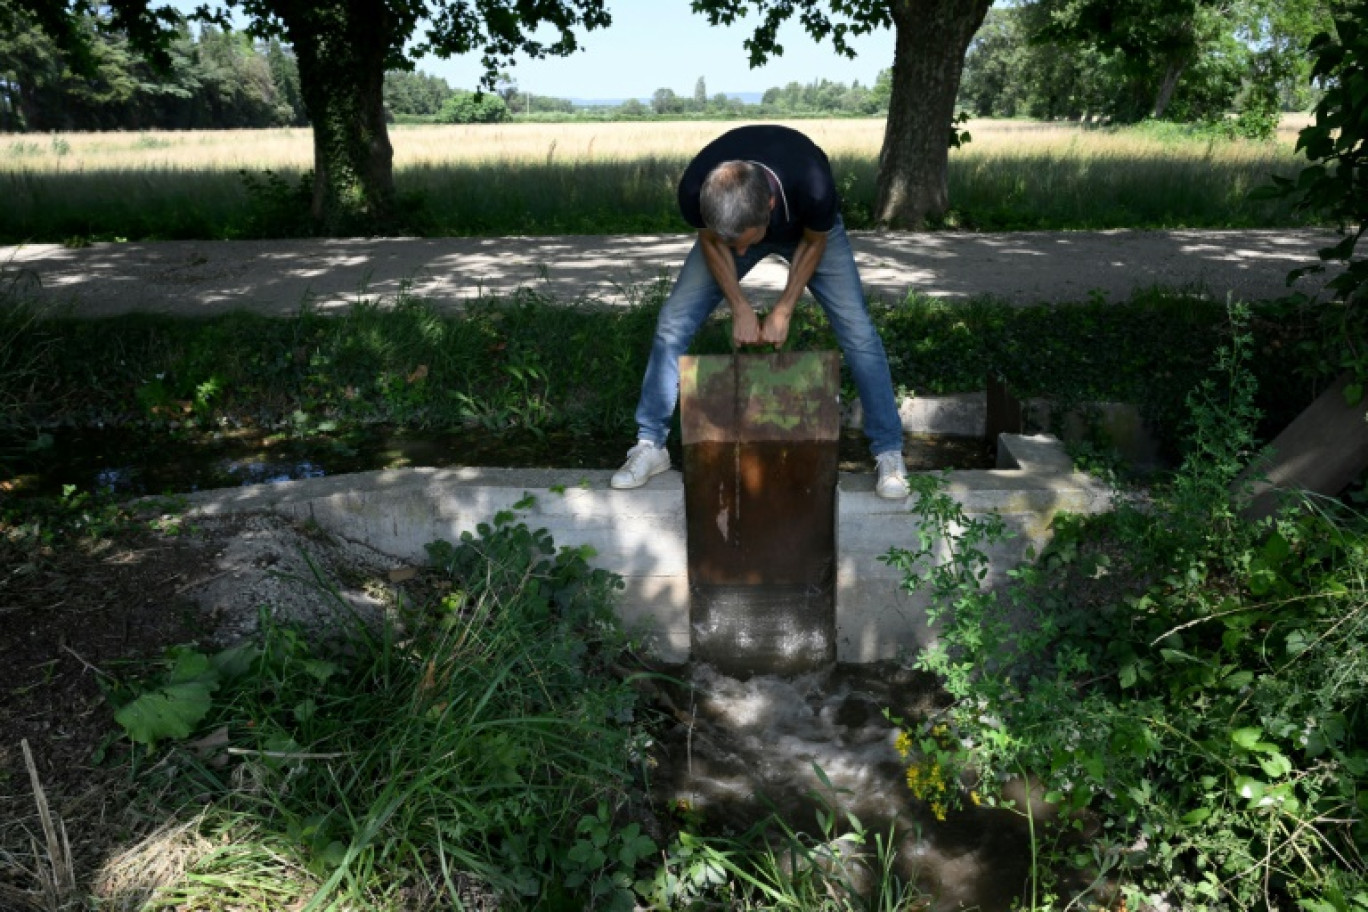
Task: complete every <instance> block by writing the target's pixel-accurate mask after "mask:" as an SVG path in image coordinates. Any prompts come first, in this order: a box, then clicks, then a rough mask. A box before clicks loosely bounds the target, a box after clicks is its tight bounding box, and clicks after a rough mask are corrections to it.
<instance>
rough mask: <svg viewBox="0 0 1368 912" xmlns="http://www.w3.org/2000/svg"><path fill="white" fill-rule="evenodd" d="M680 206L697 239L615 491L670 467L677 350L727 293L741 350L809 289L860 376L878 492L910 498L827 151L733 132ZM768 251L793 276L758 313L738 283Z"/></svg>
mask: <svg viewBox="0 0 1368 912" xmlns="http://www.w3.org/2000/svg"><path fill="white" fill-rule="evenodd" d="M679 208H680V211H681V212H682V213H683V215H684V219H685V220H686V221H687V222H688V223H689V224H690V225H692V226H694V227H695V228H697V229H698V240H697V241H696V242H695V243H694V246H693V249H692V250H690V251H689V255H688V257H687V258H686V259H685V261H684V267H683V269H682V270H681V271H680V274H679V278H678V280H677V281H676V282H675V285H674V288H673V290H672V291H671V292H670V296H669V297H668V298H667V299H666V300H665V304H664V306H663V307H662V308H661V311H660V318H659V320H658V322H657V323H656V331H655V340H654V342H653V343H652V345H651V358H650V361H649V363H648V364H647V366H646V376H645V379H644V380H643V381H642V384H641V398H640V399H639V400H638V403H637V410H636V421H637V437H638V440H637V444H636V446H634V447H632V448H631V449H630V450H629V451H628V453H627V462H626V463H625V464H624V465H623V467H622V468H621V469H619V470H618V471H617V472H616V473H614V475H613V478H612V482H611V483H612V486H613V487H614V488H637V487H640V486H642V485H644V484H645V483H646V482H647V481H649V480H650V479H651V478H652V477H653V476H655V475H658V474H660V473H661V472H664V471H666V470H667V469H669V467H670V456H669V453H668V452H666V450H665V437H666V435H667V433H668V432H669V423H670V418H671V416H672V415H673V414H674V409H675V405H676V403H677V401H678V399H679V356H680V355H682V354H684V353H685V352H686V351H687V350H688V348H689V344H690V343H691V342H692V341H693V338H694V335H695V334H696V333H697V332H698V329H699V327H700V326H702V325H703V321H704V320H706V319H707V318H708V315H709V314H711V313H712V312H713V310H714V309H715V308H716V307H717V306H718V305H719V304H720V303H721V302H722V301H724V300H725V301H726V302H727V304H728V306H730V307H731V315H732V339H733V341H734V343H735V344H736V345H738V346H740V345H773V346H775V347H776V348H778V347H779V346H781V345H783V344H784V340H785V339H787V338H788V331H789V321H790V320H791V319H792V317H793V309H794V307H796V306H797V304H798V298H799V296H800V295H801V294H802V293H803V289H804V288H807V289H809V290H811V292H812V296H813V297H814V298H816V299H817V303H818V304H820V305H821V307H822V310H824V311H825V312H826V315H827V319H828V320H830V321H831V326H832V328H833V329H834V330H835V332H836V341H837V342H838V343H839V344H840V346H841V351H842V352H843V353H844V354H845V358H846V363H847V365H849V367H850V372H851V375H852V376H853V377H854V379H855V387H856V389H857V390H858V391H859V394H860V403H861V405H862V406H863V410H864V432H865V436H866V437H867V438H868V439H869V446H870V451H871V452H872V453H873V454H874V457H875V462H876V465H877V472H878V477H877V482H876V485H875V490H876V491H877V492H878V494H879V496H880V497H886V498H890V499H897V498H903V497H906V496H907V469H906V466H905V465H904V463H903V457H902V443H903V436H902V421H901V419H900V417H899V415H898V408H897V403H896V402H895V401H894V398H893V383H892V379H891V378H890V376H889V371H888V357H887V356H886V355H885V353H884V347H883V342H882V340H880V338H879V334H878V331H877V330H875V328H874V323H873V321H872V320H870V318H869V310H868V308H867V307H866V305H865V299H864V292H863V290H862V289H861V286H860V276H859V272H858V271H857V270H856V268H855V257H854V254H853V253H852V252H851V249H850V240H849V238H848V237H847V236H846V231H845V225H844V224H842V222H841V215H840V210H839V205H838V199H837V195H836V183H835V180H834V179H833V177H832V174H831V165H830V163H829V162H828V161H827V157H826V153H824V152H823V151H822V150H821V149H820V148H818V147H817V145H816V144H814V143H813V142H812V140H810V139H808V138H807V137H806V136H804V135H803V134H801V133H799V132H797V131H796V130H791V129H789V128H787V127H780V126H748V127H738V128H737V129H735V130H731V131H729V132H727V133H724V134H723V135H722V136H720V137H718V138H717V139H715V140H713V141H712V142H711V143H709V144H708V145H707V146H705V147H704V148H703V150H702V151H700V152H699V153H698V155H697V156H696V157H695V158H694V160H693V161H692V162H691V163H690V164H689V166H688V168H686V169H685V171H684V176H683V177H682V178H681V179H680V181H679ZM771 253H773V254H778V255H779V256H780V257H782V258H783V259H784V260H786V261H788V264H789V274H788V281H787V283H786V284H785V286H784V290H783V293H782V294H780V296H779V300H778V301H776V302H775V304H774V306H773V307H772V308H771V309H770V311H769V313H768V314H767V315H766V316H765V317H764V319H763V320H762V319H761V318H760V316H759V315H758V314H756V312H755V308H754V307H752V306H751V303H750V301H749V300H747V298H746V295H745V293H744V292H742V290H741V279H743V278H745V276H746V273H748V272H750V270H751V267H753V266H754V265H755V264H756V263H758V262H760V261H761V260H763V259H764V258H765V257H766V256H768V255H769V254H771Z"/></svg>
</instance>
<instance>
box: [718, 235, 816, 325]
mask: <svg viewBox="0 0 1368 912" xmlns="http://www.w3.org/2000/svg"><path fill="white" fill-rule="evenodd" d="M698 242H699V244H701V245H702V247H703V260H704V262H706V263H707V264H708V271H709V272H711V273H712V276H713V278H714V279H716V280H717V285H718V287H719V288H720V289H722V297H723V298H725V299H726V301H727V303H728V304H729V305H730V306H731V312H732V341H733V342H734V343H735V344H737V345H755V344H756V343H758V342H759V341H760V321H759V320H757V319H756V316H755V308H753V307H751V304H750V301H748V300H746V296H745V294H743V293H742V291H741V280H740V279H738V278H737V277H736V260H735V259H734V254H733V253H732V249H731V247H729V246H727V244H726V243H725V242H724V241H723V240H722V239H721V238H720V237H718V236H717V234H716V233H714V232H713V231H711V230H710V229H708V228H703V229H700V230H699V232H698ZM796 259H797V258H796V257H795V260H796Z"/></svg>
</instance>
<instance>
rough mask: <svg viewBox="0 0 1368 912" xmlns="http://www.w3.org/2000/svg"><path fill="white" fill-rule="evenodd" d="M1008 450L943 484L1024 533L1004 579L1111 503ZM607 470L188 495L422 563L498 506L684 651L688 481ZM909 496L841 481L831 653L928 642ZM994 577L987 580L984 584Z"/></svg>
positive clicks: (1040, 441) (1046, 442) (675, 654)
mask: <svg viewBox="0 0 1368 912" xmlns="http://www.w3.org/2000/svg"><path fill="white" fill-rule="evenodd" d="M999 451H1000V453H1003V454H1006V455H1005V456H1003V457H1002V458H1003V459H1005V460H1006V462H1007V463H1008V464H1009V465H1011V466H1014V467H1012V468H1000V469H990V470H975V471H953V472H947V473H945V475H946V479H947V484H948V490H949V491H950V492H951V493H952V494H953V495H954V496H955V497H956V498H957V499H959V500H960V502H961V503H963V504H964V507H965V510H966V512H968V513H969V514H970V515H978V514H985V513H989V512H993V511H996V512H998V513H1001V514H1002V515H1003V517H1004V519H1005V520H1006V521H1007V523H1008V525H1009V527H1010V528H1012V529H1013V530H1014V531H1016V532H1017V533H1018V536H1017V537H1016V538H1013V539H1011V540H1010V541H1008V542H1005V543H1003V545H1002V546H1001V547H1000V548H999V549H998V551H997V552H996V553H994V554H993V555H992V558H993V569H992V574H991V577H992V580H998V579H1001V578H1002V575H1003V574H1005V573H1006V571H1007V570H1009V569H1011V567H1013V566H1015V565H1016V564H1017V563H1018V562H1019V561H1020V560H1021V558H1022V556H1023V555H1024V554H1025V553H1026V548H1027V547H1028V546H1032V545H1034V546H1036V547H1037V548H1038V547H1039V546H1040V545H1043V544H1044V542H1045V541H1047V540H1048V538H1049V525H1050V520H1051V519H1052V518H1053V516H1054V514H1055V513H1057V512H1059V511H1061V510H1068V511H1070V512H1083V513H1089V512H1096V511H1098V510H1103V509H1106V508H1107V504H1108V492H1107V491H1106V490H1105V489H1104V488H1103V486H1102V485H1100V484H1099V483H1097V482H1096V481H1094V480H1093V479H1091V478H1090V477H1089V476H1086V475H1081V474H1078V473H1075V472H1073V471H1072V466H1071V465H1070V464H1069V461H1068V457H1067V456H1066V455H1065V454H1064V453H1063V450H1062V448H1061V447H1060V445H1059V443H1058V442H1057V441H1055V440H1054V439H1053V438H1050V437H1044V436H1041V437H1018V436H1015V435H1002V437H1001V438H1000V440H999ZM610 475H611V472H608V471H583V470H575V469H565V470H561V469H538V470H524V469H495V468H463V469H431V468H416V469H390V470H384V471H377V472H360V473H356V474H350V475H338V476H334V477H331V478H318V479H305V480H300V481H289V482H283V483H280V484H273V485H252V486H246V487H242V488H232V489H223V490H217V491H205V492H199V493H196V494H193V495H191V496H190V505H191V511H192V512H199V513H206V514H216V513H225V512H232V511H244V510H269V511H274V512H276V513H279V514H282V515H284V516H288V517H291V518H293V519H296V520H308V521H312V522H314V523H316V524H317V525H318V526H319V527H321V528H323V529H325V530H326V531H328V532H330V533H332V534H334V535H338V536H340V537H342V538H346V539H350V540H352V541H358V542H362V543H364V544H367V545H369V546H370V547H372V548H374V549H376V550H377V551H380V552H381V553H383V554H387V555H390V556H392V557H394V558H396V559H398V560H402V561H406V562H412V563H417V562H421V561H423V560H425V558H426V552H425V551H424V546H425V545H426V544H427V543H428V542H431V541H434V540H438V539H445V540H449V541H456V540H458V539H459V538H460V536H461V533H462V532H474V531H475V530H476V527H477V526H478V525H479V524H480V523H485V522H490V521H492V519H493V517H494V515H495V514H496V513H499V512H501V511H505V510H514V509H515V507H516V505H517V504H518V503H519V502H523V501H528V500H529V495H530V502H528V503H527V504H526V506H525V508H524V509H522V510H520V511H519V518H520V520H522V521H524V522H526V523H527V524H528V525H529V526H531V527H533V528H545V529H547V531H549V532H550V533H551V535H552V536H553V538H554V539H555V541H556V543H557V544H558V545H563V546H580V545H589V546H591V547H592V548H593V549H594V550H595V551H596V552H597V555H596V556H595V557H594V558H593V560H592V563H593V564H594V565H596V566H600V567H603V568H605V569H607V570H611V571H613V572H614V573H617V574H619V575H621V576H622V578H623V579H624V581H625V583H626V587H627V588H626V592H625V593H624V595H623V598H622V602H621V614H622V619H623V621H624V622H625V623H626V624H628V625H629V626H633V627H636V628H637V629H639V630H642V631H644V632H645V633H646V634H647V636H648V642H649V643H650V645H651V647H652V648H653V649H654V650H655V652H656V653H657V654H658V656H659V657H660V658H661V659H662V660H664V661H669V662H682V661H684V660H686V659H687V658H688V655H689V650H690V639H691V633H690V629H689V586H688V557H687V548H686V534H685V525H684V485H683V477H682V476H681V475H680V473H678V472H667V473H665V474H664V475H661V476H658V477H657V478H654V479H652V480H651V482H650V484H648V485H646V486H645V487H643V488H639V489H637V490H635V491H615V490H613V489H611V488H609V487H608V479H609V476H610ZM908 508H909V504H907V503H898V502H891V501H886V500H881V499H880V498H879V497H878V496H876V495H875V494H874V479H873V476H872V475H867V474H863V475H851V474H845V475H842V476H841V477H840V479H839V481H838V490H837V519H836V522H837V530H836V543H837V544H836V547H837V593H836V628H837V640H838V645H837V658H838V660H839V661H843V662H873V661H878V660H881V659H886V658H891V657H894V656H896V655H898V654H900V653H907V652H915V651H916V650H918V649H920V648H922V647H923V646H925V645H926V644H927V643H929V642H930V641H931V637H932V635H933V634H932V632H931V631H930V629H929V627H928V625H927V623H926V615H925V607H924V605H919V604H917V603H916V602H914V601H913V600H912V599H910V598H909V597H908V596H907V595H906V594H904V593H903V592H901V591H900V589H899V582H900V580H899V578H898V574H897V573H896V571H894V570H893V569H892V568H890V567H888V566H887V565H886V564H884V563H882V562H881V561H879V560H878V558H879V556H880V555H882V554H885V553H887V551H888V549H889V548H890V547H893V546H895V545H906V544H908V543H910V542H912V541H914V540H915V538H914V536H915V533H916V529H915V527H914V522H915V517H914V516H913V515H912V514H911V512H910V511H909V509H908ZM990 581H991V580H990Z"/></svg>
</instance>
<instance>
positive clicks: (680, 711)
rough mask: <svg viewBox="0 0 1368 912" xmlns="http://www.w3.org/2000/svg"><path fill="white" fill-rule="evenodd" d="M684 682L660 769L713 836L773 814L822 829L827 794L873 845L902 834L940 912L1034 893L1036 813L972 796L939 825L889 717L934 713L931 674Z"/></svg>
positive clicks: (854, 672) (671, 794) (885, 669)
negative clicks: (913, 785) (975, 801)
mask: <svg viewBox="0 0 1368 912" xmlns="http://www.w3.org/2000/svg"><path fill="white" fill-rule="evenodd" d="M685 674H686V676H687V685H686V686H681V687H680V688H679V689H678V690H677V691H676V692H674V694H673V695H672V698H671V699H672V702H673V703H674V704H675V708H676V710H677V711H676V713H675V719H676V722H675V724H674V726H673V727H672V729H671V730H670V731H669V732H668V734H667V736H666V740H665V743H664V744H663V745H662V747H663V748H664V753H665V755H666V759H665V760H663V761H662V765H661V767H660V768H658V769H657V770H656V772H655V780H656V785H655V791H656V793H657V795H658V796H659V798H660V799H661V800H662V801H663V802H665V803H666V804H667V806H670V807H678V806H681V805H680V802H683V803H684V805H683V806H686V807H688V808H689V810H690V812H691V813H693V814H696V815H698V816H699V818H700V819H701V820H702V821H703V825H704V827H705V828H706V830H707V831H708V832H714V833H720V832H741V831H744V830H746V829H748V828H749V827H750V826H751V825H752V824H754V823H755V822H757V821H759V820H761V819H763V818H764V817H765V816H766V814H767V813H769V812H770V811H771V810H773V811H775V812H777V813H778V814H780V815H781V817H782V819H784V820H785V821H786V822H787V824H788V825H789V826H790V827H793V828H795V829H798V830H802V831H806V832H809V833H811V834H812V835H820V830H819V829H818V828H817V818H816V811H817V809H818V808H819V807H820V804H819V803H818V802H817V801H816V800H815V799H814V798H813V794H814V793H816V794H820V795H822V796H823V800H824V801H825V802H826V803H827V804H828V805H829V806H834V807H836V808H838V809H839V810H840V811H841V813H840V814H839V815H838V819H840V820H841V821H844V820H845V812H849V813H853V814H854V815H855V816H856V817H857V818H858V819H859V821H860V822H861V824H862V825H863V828H864V830H865V832H866V834H867V836H868V839H869V841H870V843H871V844H872V841H873V837H874V834H876V833H880V834H883V835H884V836H885V837H886V836H887V834H888V832H889V827H890V825H892V826H893V827H894V828H895V832H896V833H897V834H898V836H899V837H901V841H900V842H899V847H898V851H897V859H896V865H895V872H896V873H897V874H898V876H900V877H901V878H903V879H904V880H905V881H911V882H915V883H916V884H917V885H918V887H919V888H920V889H921V890H922V891H923V892H924V893H925V894H926V895H928V896H929V897H930V900H931V904H930V906H929V907H928V908H929V909H932V910H936V912H949V910H959V909H979V910H982V912H1006V910H1008V909H1009V908H1011V906H1012V903H1013V901H1014V900H1016V899H1018V898H1019V897H1020V896H1021V895H1022V891H1023V888H1024V887H1025V885H1026V883H1027V877H1028V874H1029V861H1030V848H1029V838H1028V831H1027V823H1026V820H1025V818H1024V817H1023V816H1021V815H1019V814H1016V813H1014V812H1012V811H1008V810H1002V809H990V808H979V807H974V806H973V805H972V804H970V803H969V802H968V801H966V802H965V805H966V806H965V809H963V810H959V811H956V810H951V811H949V812H948V813H947V814H946V815H945V819H944V820H938V819H937V818H936V816H935V814H933V813H932V811H931V809H930V808H929V807H928V806H927V804H926V803H924V802H922V801H920V800H918V799H917V798H916V797H915V796H914V795H913V794H912V792H911V790H910V789H909V788H908V785H907V781H906V764H905V762H903V761H902V760H901V759H900V758H899V756H898V752H897V751H896V750H895V748H894V740H895V738H896V736H897V729H896V728H894V726H893V725H892V723H890V722H889V721H888V719H887V718H886V716H885V710H887V711H888V712H890V713H891V714H892V715H893V716H895V717H900V718H905V719H909V720H910V719H912V718H916V717H919V716H923V715H924V714H926V713H929V712H934V710H935V708H936V689H935V687H934V682H932V681H931V680H929V678H927V676H925V675H922V674H918V673H915V672H911V671H909V670H907V669H905V668H900V667H895V666H891V665H882V666H835V667H832V668H830V669H829V670H826V671H822V672H817V673H813V674H808V675H799V676H793V677H779V676H773V675H761V676H755V677H751V678H748V679H744V680H743V679H741V678H733V677H728V676H725V675H722V674H720V673H719V672H717V671H716V670H714V669H713V668H711V667H709V666H707V665H702V664H695V665H694V666H692V667H691V668H690V669H689V671H688V672H687V673H685ZM814 767H819V768H820V769H821V771H822V774H823V775H825V777H826V779H827V780H828V781H829V782H830V784H831V788H828V787H827V786H826V784H824V783H823V781H822V779H821V777H820V776H819V775H818V773H817V772H816V771H815V770H814Z"/></svg>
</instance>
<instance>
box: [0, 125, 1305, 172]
mask: <svg viewBox="0 0 1368 912" xmlns="http://www.w3.org/2000/svg"><path fill="white" fill-rule="evenodd" d="M780 122H781V123H787V125H788V126H792V127H793V128H795V129H797V130H800V131H802V132H804V133H806V134H807V135H809V136H811V137H812V138H813V140H815V141H816V142H817V144H818V145H820V146H822V147H823V148H824V149H826V150H827V152H828V153H829V154H830V155H831V156H832V157H833V158H836V157H842V158H844V157H849V158H870V157H877V155H878V153H879V149H880V146H881V144H882V142H883V128H884V122H883V120H882V119H873V118H871V119H861V120H849V119H831V120H800V121H788V122H783V121H780ZM742 123H744V122H742V121H688V122H678V121H674V122H618V123H563V124H547V123H512V124H479V125H433V126H394V127H391V129H390V143H391V145H392V146H393V147H394V165H395V168H396V170H402V169H404V168H405V167H409V166H433V165H442V164H477V163H494V162H500V163H505V164H507V163H541V164H573V163H588V162H622V161H630V160H633V159H640V158H653V157H654V158H662V157H663V158H675V157H687V156H688V155H690V154H691V153H692V152H694V151H696V150H697V149H699V148H700V147H702V146H703V145H705V144H706V143H707V142H709V141H710V140H712V139H714V138H715V137H717V136H718V135H720V134H721V133H723V132H725V131H727V130H730V129H733V128H734V127H737V126H740V125H741V124H742ZM1304 123H1305V118H1304V117H1297V116H1295V115H1294V116H1290V117H1289V118H1287V119H1286V120H1285V121H1284V123H1283V125H1282V127H1281V128H1280V130H1279V136H1278V140H1277V142H1276V143H1275V144H1271V145H1272V146H1273V148H1276V149H1278V150H1279V154H1287V150H1290V149H1291V147H1292V144H1293V142H1294V141H1295V136H1296V130H1297V129H1299V128H1300V126H1302V125H1303V124H1304ZM965 129H967V130H968V131H969V133H970V134H971V136H972V141H971V142H970V143H969V144H968V145H966V146H965V147H963V148H962V149H960V150H958V151H956V152H954V153H953V154H954V156H955V157H961V158H975V157H978V156H1001V155H1010V156H1031V155H1040V154H1054V155H1064V156H1081V157H1084V158H1107V157H1126V158H1136V157H1140V158H1149V157H1152V156H1179V157H1184V156H1190V155H1219V156H1220V157H1222V158H1225V159H1239V158H1242V157H1264V156H1267V155H1269V153H1270V151H1272V149H1270V144H1264V143H1239V142H1228V143H1220V144H1219V148H1214V149H1208V148H1206V146H1207V145H1208V144H1205V143H1201V142H1192V143H1182V144H1175V143H1173V142H1171V141H1168V142H1166V141H1163V140H1161V139H1158V138H1155V137H1152V136H1148V135H1146V134H1144V133H1142V132H1138V131H1125V130H1119V131H1111V130H1096V129H1088V128H1086V127H1083V126H1080V125H1078V124H1066V123H1052V122H1040V121H1026V120H971V121H970V122H969V123H968V124H966V125H965ZM6 145H7V148H6V151H7V153H8V154H6V155H4V156H3V157H2V158H0V170H7V171H68V172H70V171H75V172H83V171H85V172H88V171H127V170H148V171H176V170H190V171H205V170H226V171H237V170H239V169H243V168H247V169H264V168H271V169H277V170H290V169H306V168H308V167H310V166H311V165H312V160H313V135H312V133H311V131H310V130H309V129H308V128H307V127H297V128H288V129H271V130H202V131H179V132H177V131H155V130H153V131H144V132H137V133H133V132H126V133H123V132H120V133H50V134H28V135H16V136H14V137H12V138H11V139H10V140H9V142H8V143H7V144H6Z"/></svg>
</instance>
